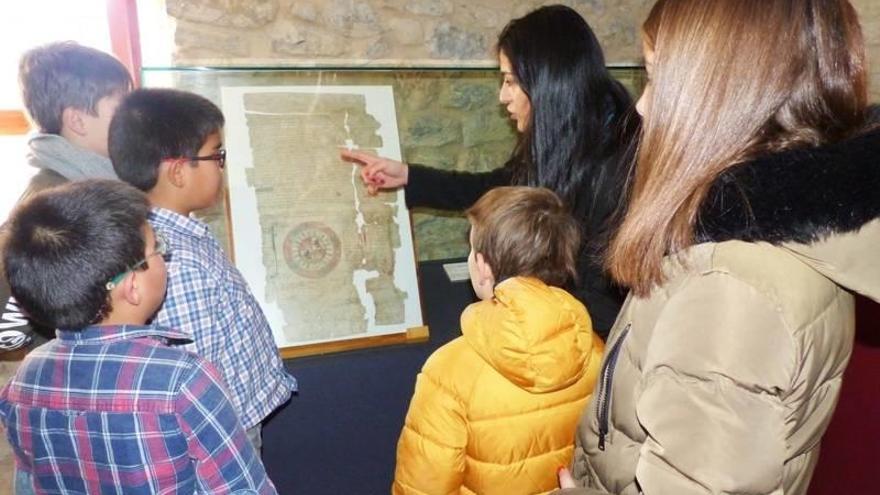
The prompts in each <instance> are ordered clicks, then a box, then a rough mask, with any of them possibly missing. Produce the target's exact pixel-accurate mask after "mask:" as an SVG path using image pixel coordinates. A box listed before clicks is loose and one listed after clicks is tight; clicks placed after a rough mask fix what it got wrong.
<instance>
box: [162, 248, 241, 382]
mask: <svg viewBox="0 0 880 495" xmlns="http://www.w3.org/2000/svg"><path fill="white" fill-rule="evenodd" d="M222 298H223V288H222V284H221V283H220V282H219V281H217V280H214V279H213V278H212V277H211V274H210V273H209V271H208V270H207V269H205V268H204V267H201V266H198V264H197V263H195V262H193V261H192V260H183V261H181V262H179V263H178V264H177V266H175V267H174V270H173V272H170V273H169V276H168V293H167V296H166V298H165V304H164V305H163V306H162V310H161V312H160V313H159V323H161V324H162V325H165V326H168V327H169V328H174V329H176V330H181V331H184V332H186V333H189V334H190V335H193V336H194V337H195V339H194V340H195V343H196V350H197V351H198V354H199V355H201V356H205V357H207V358H209V359H211V360H212V362H213V364H214V365H215V366H222V365H221V363H218V362H216V361H214V359H215V358H216V357H217V356H222V355H223V354H224V353H223V349H222V348H221V346H222V344H223V338H224V335H223V332H222V329H224V328H228V325H229V323H228V322H227V321H226V320H228V317H227V316H226V315H225V314H226V313H229V311H221V310H220V308H223V307H225V306H224V303H223V301H222V300H221V299H222Z"/></svg>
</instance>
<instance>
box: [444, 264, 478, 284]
mask: <svg viewBox="0 0 880 495" xmlns="http://www.w3.org/2000/svg"><path fill="white" fill-rule="evenodd" d="M443 270H444V271H446V276H447V277H449V281H450V282H461V281H462V280H470V278H471V276H470V273H468V264H467V261H462V262H459V263H444V264H443Z"/></svg>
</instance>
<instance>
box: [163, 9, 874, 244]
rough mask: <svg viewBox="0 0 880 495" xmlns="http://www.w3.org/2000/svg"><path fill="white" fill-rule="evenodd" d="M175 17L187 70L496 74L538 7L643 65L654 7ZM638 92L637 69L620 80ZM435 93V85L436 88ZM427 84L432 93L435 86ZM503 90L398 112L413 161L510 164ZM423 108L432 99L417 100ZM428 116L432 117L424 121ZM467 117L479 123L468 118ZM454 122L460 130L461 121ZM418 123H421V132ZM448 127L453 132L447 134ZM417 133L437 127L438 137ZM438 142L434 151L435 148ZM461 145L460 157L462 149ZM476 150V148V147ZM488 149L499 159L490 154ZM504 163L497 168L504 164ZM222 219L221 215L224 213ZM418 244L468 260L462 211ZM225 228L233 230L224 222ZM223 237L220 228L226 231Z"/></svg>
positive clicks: (239, 12)
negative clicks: (574, 17) (500, 98)
mask: <svg viewBox="0 0 880 495" xmlns="http://www.w3.org/2000/svg"><path fill="white" fill-rule="evenodd" d="M852 1H853V4H854V5H855V6H856V8H857V9H858V10H859V12H860V15H861V19H862V23H863V25H864V28H865V38H866V41H867V45H868V50H869V57H870V58H871V59H873V60H875V61H877V63H874V64H873V65H872V66H870V70H871V73H872V86H871V88H872V90H871V91H872V92H871V96H872V100H874V101H880V1H878V0H852ZM166 2H167V3H166V7H167V13H168V15H169V16H170V17H171V18H172V19H173V20H174V21H175V25H176V29H175V31H174V41H175V46H176V52H175V54H174V62H175V64H176V65H209V66H210V65H223V66H235V65H246V66H254V65H264V66H273V65H295V66H312V65H318V66H334V65H335V66H352V65H354V66H365V67H369V66H389V65H390V66H395V67H405V66H427V65H441V66H447V67H448V66H474V65H476V66H492V65H493V64H494V63H495V62H494V60H493V55H492V49H493V45H494V43H495V41H496V38H497V35H498V33H499V32H500V30H501V29H502V28H503V27H504V25H505V23H506V22H507V21H508V20H510V19H511V18H514V17H519V16H521V15H523V14H525V13H527V12H528V11H530V10H532V9H534V8H535V7H537V6H539V5H543V4H550V3H565V4H567V5H569V6H571V7H573V8H574V9H575V10H577V11H578V12H580V13H581V14H582V15H583V16H584V18H585V19H587V20H588V21H589V23H590V24H591V25H592V27H593V29H594V30H595V31H596V34H597V36H598V37H599V39H600V41H601V43H602V45H603V47H604V49H605V52H606V57H607V60H608V62H609V64H611V65H624V66H626V65H637V64H640V63H641V53H640V42H639V34H638V31H639V26H640V24H641V22H642V20H643V19H644V18H645V16H646V15H647V12H648V10H649V9H650V7H651V5H652V4H653V3H654V0H564V1H562V2H553V1H540V0H469V1H464V0H166ZM618 74H619V77H621V78H622V80H623V81H624V83H625V84H626V85H627V86H628V87H629V88H630V89H631V91H633V92H635V93H637V92H638V91H639V89H640V87H641V76H640V73H639V72H637V71H632V70H624V71H619V72H618ZM427 86H430V85H429V84H428V85H427ZM427 86H426V87H427ZM491 86H492V83H491V82H490V84H489V86H487V87H486V88H484V89H485V90H486V93H487V94H486V95H483V96H485V98H484V99H483V103H482V104H484V105H485V106H486V111H485V113H480V115H481V117H480V118H479V119H470V120H469V121H463V120H461V119H450V118H445V117H444V115H443V113H444V112H446V109H454V108H455V107H456V105H457V104H458V103H457V102H456V101H452V100H450V101H446V100H444V98H445V97H447V96H448V97H456V95H455V94H454V92H450V91H440V90H436V88H435V89H429V91H428V92H429V93H430V94H428V95H421V96H423V97H425V98H428V100H430V101H431V104H432V105H431V106H432V108H436V109H438V110H439V111H440V112H439V115H438V116H437V118H436V119H433V121H432V122H430V123H428V122H427V121H425V120H424V118H422V117H424V116H425V115H431V112H428V113H425V112H417V111H416V112H414V113H413V114H412V115H410V113H408V111H405V110H406V109H400V108H399V109H398V119H399V120H400V122H401V129H402V135H401V141H402V144H403V148H404V149H403V155H404V159H405V160H408V161H414V162H419V161H421V162H424V163H426V164H429V165H432V166H437V167H443V168H450V169H456V170H485V169H489V168H493V167H494V166H497V165H500V164H501V162H502V161H503V160H501V158H503V157H504V156H505V155H506V153H507V152H508V151H509V150H510V148H511V146H512V144H511V143H512V140H513V135H512V133H510V132H508V131H509V122H506V119H505V116H504V115H503V112H500V111H496V110H497V108H498V106H497V105H496V104H495V96H494V91H493V90H491ZM414 101H421V100H418V99H417V100H414ZM420 119H421V120H420ZM465 120H468V119H465ZM450 123H452V124H450ZM416 124H418V125H416ZM444 126H445V127H444ZM410 127H412V130H414V131H419V132H421V130H431V129H433V130H434V131H436V132H431V133H428V134H424V135H420V134H418V132H416V133H415V134H413V136H410V137H411V138H412V137H414V139H409V138H408V137H407V136H406V135H405V134H406V133H407V130H408V129H410ZM477 128H479V129H480V130H481V131H482V130H485V129H488V130H492V131H493V132H494V133H495V134H494V135H495V136H496V137H495V138H493V139H494V140H492V141H491V143H489V144H485V143H483V144H481V145H480V146H483V147H484V148H485V149H480V146H470V147H469V146H464V147H462V146H460V144H461V143H455V144H454V145H453V144H448V143H447V144H443V145H433V144H430V143H431V142H432V140H437V139H445V138H446V137H448V136H449V135H462V136H464V135H465V134H467V133H472V132H473V131H474V129H477ZM425 143H429V145H427V146H426V145H425ZM453 148H454V149H455V152H453ZM468 148H472V149H468ZM486 150H489V151H486ZM496 162H497V163H496ZM215 216H216V215H215ZM414 223H415V236H416V244H417V247H418V253H419V257H420V258H421V259H437V258H445V257H456V256H462V255H464V254H465V253H466V252H467V245H466V242H465V240H464V235H463V233H462V232H463V231H464V230H465V229H466V222H465V221H464V220H463V219H462V218H461V216H460V215H455V214H451V215H450V214H439V212H417V213H416V214H415V215H414ZM216 227H217V230H218V231H221V232H222V231H224V230H225V228H224V227H225V225H224V222H220V221H219V219H218V221H217V223H216ZM218 233H219V232H218Z"/></svg>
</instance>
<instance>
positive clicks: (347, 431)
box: [263, 260, 476, 495]
mask: <svg viewBox="0 0 880 495" xmlns="http://www.w3.org/2000/svg"><path fill="white" fill-rule="evenodd" d="M452 261H463V260H452ZM442 263H443V262H440V261H428V262H423V263H420V265H419V285H420V288H421V295H422V307H423V309H424V311H423V315H424V318H425V322H426V323H427V325H428V326H429V327H430V334H431V335H430V339H429V341H428V342H427V343H424V344H409V345H400V346H391V347H378V348H373V349H364V350H360V351H354V352H348V353H342V354H331V355H327V356H313V357H308V358H300V359H294V360H287V361H285V365H286V366H287V369H288V370H289V371H290V372H291V373H293V375H294V376H295V377H296V378H297V380H298V381H299V386H300V392H299V395H297V396H294V397H293V398H292V399H291V400H290V402H289V403H288V404H287V405H286V406H284V407H283V408H282V409H281V410H279V411H277V412H276V413H275V414H274V415H273V416H272V417H270V418H269V420H268V421H267V422H266V423H265V424H264V426H263V463H264V464H265V465H266V470H267V471H268V473H269V477H270V478H271V479H272V481H273V482H274V483H275V486H276V487H277V488H278V492H279V493H281V494H288V493H291V494H308V495H323V494H326V495H339V494H357V495H372V494H376V495H378V494H383V495H386V494H388V493H389V492H390V490H391V481H392V479H393V477H394V463H395V454H396V448H397V439H398V437H399V435H400V429H401V428H402V427H403V419H404V417H405V416H406V410H407V408H408V407H409V401H410V398H411V397H412V392H413V389H414V387H415V379H416V375H417V374H418V372H419V370H420V369H421V367H422V365H423V364H424V362H425V360H426V359H427V358H428V356H430V355H431V353H432V352H434V350H436V349H437V348H438V347H440V346H441V345H443V344H445V343H447V342H449V341H450V340H452V339H454V338H456V337H458V336H459V335H461V331H460V326H459V317H460V316H461V311H462V310H463V309H464V308H465V306H467V305H468V304H470V303H471V302H474V301H475V300H476V299H475V297H474V294H473V289H471V285H470V282H469V281H467V280H465V281H462V282H454V283H453V282H450V281H449V280H448V278H447V277H446V274H445V272H444V271H443V267H442Z"/></svg>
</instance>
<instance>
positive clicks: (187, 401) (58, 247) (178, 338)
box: [0, 180, 275, 494]
mask: <svg viewBox="0 0 880 495" xmlns="http://www.w3.org/2000/svg"><path fill="white" fill-rule="evenodd" d="M148 212H149V203H148V202H147V199H146V197H144V195H143V194H142V193H141V192H140V191H138V190H136V189H134V188H133V187H131V186H129V185H126V184H123V183H121V182H118V181H114V180H87V181H82V182H74V183H71V184H68V185H64V186H60V187H57V188H54V189H51V190H48V191H45V192H42V193H39V194H37V195H35V196H33V197H32V198H31V199H30V200H28V201H27V202H25V203H24V204H22V205H21V206H20V207H19V208H18V209H16V211H15V212H14V213H13V215H12V217H11V220H10V221H9V224H8V229H7V232H6V237H5V238H4V240H5V250H4V253H3V264H4V267H5V272H6V276H7V279H8V280H9V283H10V286H11V287H12V292H13V294H14V295H15V297H16V298H17V300H18V301H19V303H20V304H21V306H22V307H23V308H24V309H25V310H26V311H27V313H28V315H29V316H30V317H31V318H33V319H35V320H36V321H38V322H40V323H42V324H45V325H47V326H49V327H51V328H57V329H58V330H57V331H56V337H57V338H56V339H54V340H52V341H50V342H49V343H47V344H45V345H43V346H41V347H39V348H37V349H36V350H34V351H32V352H31V353H30V354H29V355H28V356H27V357H26V358H25V360H24V361H23V363H22V364H21V366H20V367H19V368H18V371H17V372H16V375H15V377H14V378H13V380H12V381H11V382H10V383H9V384H8V385H6V387H4V388H3V389H2V390H0V420H2V422H3V425H4V426H5V428H6V430H7V439H8V440H9V442H10V444H11V445H12V448H13V451H14V453H15V459H16V466H17V468H18V469H19V471H20V472H22V473H25V474H26V475H27V476H26V477H22V478H18V479H17V480H16V481H17V483H27V485H24V486H22V485H20V484H19V485H17V486H16V493H22V492H30V491H31V490H33V492H36V493H111V492H112V493H120V492H121V493H128V494H139V493H143V494H153V493H220V492H222V493H232V492H239V491H240V492H241V493H245V492H246V493H261V494H273V493H275V488H274V486H273V485H272V482H271V481H269V479H268V477H267V476H266V472H265V469H264V468H263V465H262V463H261V462H260V459H259V457H258V456H257V453H256V451H255V450H254V449H253V447H252V445H251V444H250V442H248V439H247V436H246V434H245V432H244V429H243V427H242V425H241V423H240V422H239V421H238V418H237V416H236V414H235V411H234V409H233V407H232V404H231V403H230V401H229V399H228V398H227V396H226V393H225V391H224V387H223V385H222V379H221V377H220V375H219V373H218V372H217V370H216V369H215V368H214V367H213V366H212V365H211V364H210V363H208V362H207V361H205V360H204V359H202V358H200V357H198V356H197V355H195V354H193V353H190V352H187V351H185V350H184V349H182V348H181V347H179V346H177V345H174V344H178V343H180V342H184V341H187V340H188V339H189V336H188V335H187V334H185V333H182V332H179V331H176V330H171V329H168V328H163V327H158V326H147V325H146V322H147V321H148V320H150V318H152V316H153V315H154V314H155V312H156V310H157V309H158V308H159V306H160V305H161V304H162V301H163V299H164V297H165V287H166V267H165V261H164V259H163V258H164V257H165V256H166V244H165V243H164V242H163V240H162V237H161V236H160V235H159V234H158V233H154V230H153V229H152V228H151V227H150V225H149V223H148V222H147V214H148Z"/></svg>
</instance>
